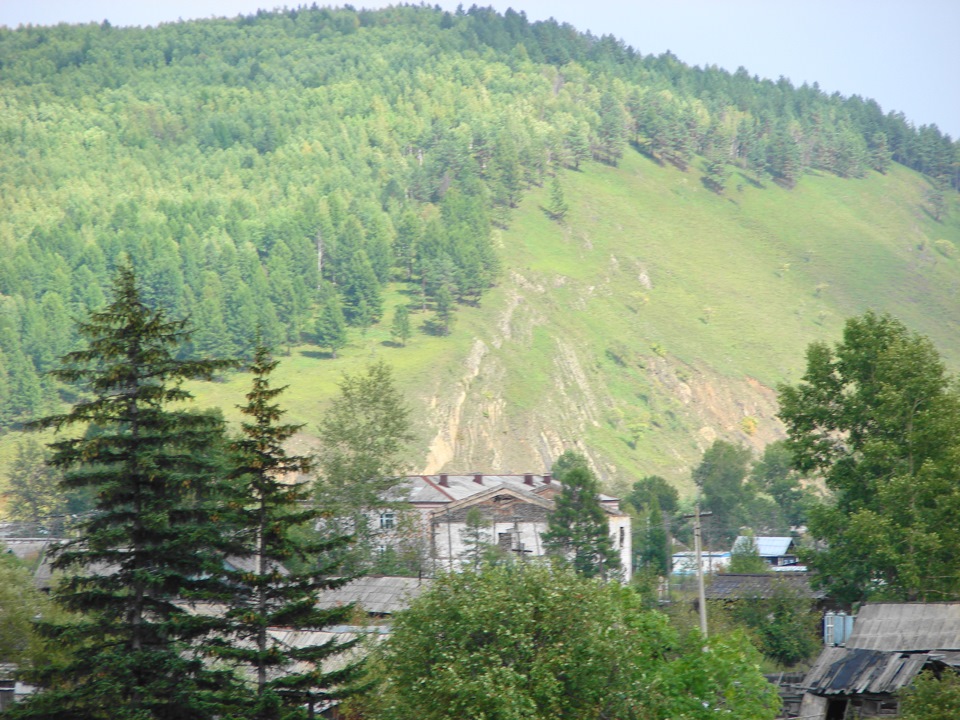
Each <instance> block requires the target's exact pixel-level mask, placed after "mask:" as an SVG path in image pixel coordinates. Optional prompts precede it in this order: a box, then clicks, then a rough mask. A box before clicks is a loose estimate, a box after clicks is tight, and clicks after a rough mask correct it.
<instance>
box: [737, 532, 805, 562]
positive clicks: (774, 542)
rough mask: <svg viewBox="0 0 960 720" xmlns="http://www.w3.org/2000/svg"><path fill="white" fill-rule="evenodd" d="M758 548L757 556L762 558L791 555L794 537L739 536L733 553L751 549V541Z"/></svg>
mask: <svg viewBox="0 0 960 720" xmlns="http://www.w3.org/2000/svg"><path fill="white" fill-rule="evenodd" d="M751 539H752V540H753V544H754V545H755V546H756V548H757V554H758V555H760V557H781V556H783V555H789V554H790V552H789V550H790V545H791V544H792V543H793V538H792V537H770V536H765V535H757V536H756V537H753V538H751V537H750V536H749V535H738V536H737V539H736V540H734V541H733V552H737V551H738V550H740V549H741V548H742V549H749V547H750V540H751Z"/></svg>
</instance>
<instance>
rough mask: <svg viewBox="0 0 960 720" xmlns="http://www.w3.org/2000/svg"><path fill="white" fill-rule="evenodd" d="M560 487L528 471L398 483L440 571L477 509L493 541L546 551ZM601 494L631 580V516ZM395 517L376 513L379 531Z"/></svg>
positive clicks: (524, 551) (455, 559)
mask: <svg viewBox="0 0 960 720" xmlns="http://www.w3.org/2000/svg"><path fill="white" fill-rule="evenodd" d="M561 490H562V485H561V484H560V483H559V482H558V481H556V480H554V479H553V477H552V476H551V475H550V474H544V475H535V474H530V473H528V474H524V475H486V474H482V473H473V474H470V475H450V474H440V475H410V476H407V477H406V478H404V480H403V481H402V482H401V483H400V485H399V487H398V488H397V492H398V493H402V497H404V498H405V503H406V504H407V505H409V507H410V508H411V509H413V510H415V511H416V513H417V516H418V518H419V525H420V531H421V533H422V538H423V541H424V543H425V544H426V545H427V547H428V550H429V554H430V557H431V558H432V561H433V565H434V568H435V569H436V570H452V569H456V568H457V567H459V566H460V564H461V558H462V557H463V555H464V552H465V551H466V549H467V545H466V544H465V543H464V540H465V536H466V531H467V514H468V513H469V512H470V511H471V510H474V509H475V510H476V511H477V513H479V516H480V517H482V518H483V522H484V525H485V527H484V529H483V531H484V534H485V535H486V536H487V538H488V541H489V542H490V543H491V544H494V545H498V546H499V547H500V548H502V549H503V550H505V551H507V552H512V553H516V554H517V555H520V556H524V557H536V556H540V555H544V554H545V552H546V550H545V548H544V547H543V542H542V540H541V537H542V535H543V533H544V532H546V530H547V518H548V516H549V514H550V512H551V511H552V510H553V507H554V498H555V497H556V496H557V495H558V494H560V492H561ZM599 499H600V506H601V507H602V508H603V509H604V512H605V513H606V516H607V522H608V525H609V528H610V537H611V540H612V541H613V546H614V548H615V550H616V552H617V554H618V555H619V558H620V565H621V569H622V576H623V579H624V581H627V580H629V579H630V575H631V554H632V549H631V529H630V516H629V515H627V514H626V513H624V512H621V510H620V501H619V500H618V499H617V498H615V497H611V496H609V495H603V494H601V495H600V498H599ZM475 515H476V513H475ZM396 522H397V519H396V517H395V515H394V514H393V513H392V512H391V511H386V512H382V513H381V514H380V516H379V518H378V525H379V527H380V528H381V530H386V529H390V528H393V527H394V526H395V524H396ZM384 537H386V536H384ZM387 541H389V540H385V542H387Z"/></svg>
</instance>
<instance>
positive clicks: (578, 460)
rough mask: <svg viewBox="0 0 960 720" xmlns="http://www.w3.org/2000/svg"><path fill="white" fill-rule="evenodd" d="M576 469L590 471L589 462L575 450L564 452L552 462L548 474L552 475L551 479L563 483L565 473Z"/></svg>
mask: <svg viewBox="0 0 960 720" xmlns="http://www.w3.org/2000/svg"><path fill="white" fill-rule="evenodd" d="M578 468H579V469H581V470H587V471H589V470H590V461H589V460H587V456H586V455H584V454H583V453H580V452H577V451H576V450H564V451H563V452H562V453H560V455H559V456H558V457H557V459H556V460H554V461H553V465H552V466H551V467H550V472H551V473H552V474H553V477H555V478H556V479H557V480H559V481H560V482H563V479H564V478H565V477H566V476H567V473H569V472H570V471H571V470H576V469H578Z"/></svg>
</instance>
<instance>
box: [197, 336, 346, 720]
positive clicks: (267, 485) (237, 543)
mask: <svg viewBox="0 0 960 720" xmlns="http://www.w3.org/2000/svg"><path fill="white" fill-rule="evenodd" d="M276 367H277V361H276V360H273V359H272V358H271V356H270V353H269V351H268V350H267V349H266V348H265V347H264V346H263V345H262V344H258V345H257V347H256V349H255V354H254V360H253V363H252V365H251V366H250V371H251V372H252V373H253V386H252V388H251V390H250V392H249V393H247V404H246V405H243V406H241V407H240V411H241V412H242V413H243V414H244V415H245V416H246V417H247V418H248V419H247V421H246V422H244V423H243V424H242V433H243V434H242V437H241V438H240V439H238V440H236V441H235V442H234V443H232V449H233V451H234V461H235V467H234V469H233V471H232V473H231V478H232V480H233V481H234V483H235V485H234V487H233V493H234V494H233V496H232V503H231V505H232V507H233V510H234V512H233V513H232V516H231V520H232V522H231V523H230V524H229V526H230V527H231V529H232V532H231V538H230V541H231V547H230V556H231V559H238V560H239V561H240V562H238V563H237V564H238V566H239V567H240V568H242V569H239V570H234V571H229V572H228V573H227V579H228V581H229V582H230V584H231V586H232V588H233V593H232V594H233V597H232V600H231V602H230V605H231V607H230V609H229V610H228V611H227V614H226V623H225V625H224V627H223V634H222V635H221V636H220V638H219V640H218V641H216V642H212V643H210V644H209V645H208V649H209V651H210V652H211V653H212V654H213V655H215V656H218V657H221V658H226V659H230V660H233V661H239V662H241V663H243V664H244V665H246V666H248V667H250V668H252V671H253V676H254V678H255V683H256V686H255V687H256V701H255V702H254V704H253V709H252V712H251V713H249V714H248V715H246V717H250V718H256V719H257V720H267V719H268V718H269V719H271V720H272V719H274V718H284V717H292V716H294V715H297V716H299V715H298V712H299V707H300V706H302V705H303V704H304V703H307V704H310V705H312V704H313V703H316V702H318V701H321V702H322V701H325V700H328V699H330V698H332V697H334V696H336V694H337V691H338V689H339V688H340V687H341V686H342V685H343V683H345V682H346V681H347V680H349V679H350V678H351V676H352V675H353V674H354V670H355V669H356V667H357V666H354V665H348V666H346V667H344V668H341V669H339V670H337V671H335V672H328V673H324V671H323V669H322V661H323V659H324V658H329V657H331V656H333V655H337V654H339V653H342V652H344V651H345V650H347V649H349V647H351V646H352V644H353V643H352V642H348V643H340V642H332V643H328V644H324V645H314V646H307V647H296V648H292V647H290V646H288V645H284V644H283V643H282V642H280V641H279V640H277V639H276V638H274V637H272V636H271V635H270V634H269V633H268V628H269V627H271V626H283V627H285V628H291V629H295V630H301V629H311V630H319V629H321V628H323V627H326V626H329V625H331V624H343V623H344V622H346V620H347V618H348V616H349V615H350V613H351V612H352V608H351V607H349V606H347V607H338V608H335V609H332V610H318V609H317V607H316V605H317V595H318V593H319V592H320V591H321V590H323V589H327V588H334V587H339V586H340V585H343V584H344V583H345V582H347V580H348V578H344V577H340V578H338V579H335V580H333V579H329V576H330V575H331V574H332V573H333V572H334V571H335V570H336V568H334V567H329V566H322V567H320V568H317V567H316V561H317V559H318V558H319V559H320V561H321V565H324V562H323V559H324V558H326V557H328V556H329V555H330V554H331V552H332V551H336V550H338V549H340V548H341V547H343V546H344V545H346V544H347V543H348V542H349V538H348V537H346V536H340V537H334V538H329V539H327V540H325V541H323V542H307V541H304V540H302V535H301V534H296V535H295V534H292V533H291V530H293V529H294V528H297V527H301V526H304V525H308V524H309V525H311V526H312V525H314V524H315V523H316V521H317V519H318V518H319V517H320V516H321V515H322V511H321V510H320V509H319V508H317V507H316V506H313V505H308V504H306V502H305V501H306V500H307V499H308V497H309V495H310V492H309V490H308V489H307V483H306V481H305V480H304V479H303V476H304V474H306V473H309V472H310V471H311V470H312V469H313V462H312V460H310V458H308V457H305V456H298V455H289V454H287V451H286V450H285V449H284V443H285V442H286V441H288V440H289V439H290V438H291V437H292V436H293V435H294V433H296V432H297V431H298V430H299V429H300V428H301V427H302V426H301V425H289V424H281V422H280V421H281V419H282V417H283V414H284V412H285V411H283V410H281V409H280V407H279V406H278V405H277V404H276V403H275V402H274V400H275V399H276V398H277V396H279V395H280V394H281V393H282V392H283V391H284V390H285V388H283V387H280V388H273V387H271V386H270V374H271V373H272V372H273V371H274V369H275V368H276ZM290 561H294V564H295V565H297V566H299V567H307V568H308V570H307V571H305V572H297V571H288V570H287V569H286V567H285V564H289V563H290ZM251 568H252V569H251ZM237 641H239V642H237ZM304 663H306V664H304ZM304 667H306V668H308V669H303V668H304Z"/></svg>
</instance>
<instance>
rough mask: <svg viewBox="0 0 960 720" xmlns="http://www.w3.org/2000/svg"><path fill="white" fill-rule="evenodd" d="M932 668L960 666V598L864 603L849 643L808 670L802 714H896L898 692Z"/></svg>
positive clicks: (816, 717) (821, 719) (817, 719)
mask: <svg viewBox="0 0 960 720" xmlns="http://www.w3.org/2000/svg"><path fill="white" fill-rule="evenodd" d="M927 668H930V669H933V670H934V671H935V672H944V671H951V672H952V671H957V670H960V603H875V604H868V605H864V606H863V607H862V608H861V609H860V612H859V614H858V615H857V617H856V620H855V622H854V625H853V631H852V633H851V634H850V636H849V637H848V638H847V640H846V644H845V646H842V647H827V648H824V650H823V652H822V653H821V654H820V657H818V658H817V660H816V662H815V663H814V665H813V667H811V668H810V671H809V672H808V673H807V674H806V677H805V678H804V680H803V689H804V691H805V692H804V696H803V701H802V703H801V706H800V712H799V717H802V718H807V719H809V720H842V719H843V718H847V717H857V718H870V717H896V716H897V714H898V712H899V699H898V695H897V694H898V693H899V691H900V690H902V689H903V688H905V687H907V686H908V685H910V684H911V683H912V682H913V680H914V678H916V676H917V675H918V674H920V672H921V671H923V670H925V669H927Z"/></svg>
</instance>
